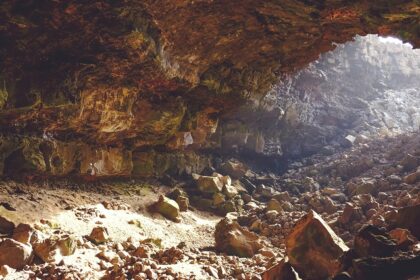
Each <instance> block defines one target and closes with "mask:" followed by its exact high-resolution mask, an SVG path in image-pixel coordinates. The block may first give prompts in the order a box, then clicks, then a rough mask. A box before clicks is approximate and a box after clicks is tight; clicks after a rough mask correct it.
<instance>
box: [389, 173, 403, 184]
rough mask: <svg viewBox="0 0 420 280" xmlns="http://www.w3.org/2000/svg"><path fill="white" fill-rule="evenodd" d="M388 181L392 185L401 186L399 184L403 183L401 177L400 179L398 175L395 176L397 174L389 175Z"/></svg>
mask: <svg viewBox="0 0 420 280" xmlns="http://www.w3.org/2000/svg"><path fill="white" fill-rule="evenodd" d="M386 179H387V180H388V182H390V183H391V184H399V183H401V182H402V179H401V177H400V176H398V175H395V174H392V175H389V176H388V177H387V178H386Z"/></svg>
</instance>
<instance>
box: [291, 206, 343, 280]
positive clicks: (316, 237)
mask: <svg viewBox="0 0 420 280" xmlns="http://www.w3.org/2000/svg"><path fill="white" fill-rule="evenodd" d="M347 250H348V247H347V246H346V245H345V244H344V242H343V241H342V240H341V239H340V238H339V237H338V236H337V235H336V234H335V233H334V231H333V230H332V229H331V228H330V227H329V226H328V225H327V223H326V222H325V221H324V220H323V219H322V218H321V217H320V216H319V215H318V214H317V213H316V212H314V211H310V212H309V213H308V214H306V215H305V216H304V217H302V218H301V219H300V220H299V221H298V222H297V224H296V225H295V226H294V228H293V230H292V232H291V233H290V234H289V236H288V237H287V239H286V251H287V256H288V257H289V262H290V264H291V265H292V266H293V267H294V268H295V269H296V271H297V272H298V273H299V275H301V276H302V277H304V279H308V280H321V279H323V280H325V279H326V278H328V277H331V276H333V275H334V274H335V273H337V272H338V270H339V267H340V263H339V261H338V259H339V258H340V257H341V255H342V254H343V253H344V252H346V251H347Z"/></svg>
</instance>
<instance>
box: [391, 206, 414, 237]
mask: <svg viewBox="0 0 420 280" xmlns="http://www.w3.org/2000/svg"><path fill="white" fill-rule="evenodd" d="M419 221H420V204H417V205H414V206H408V207H403V208H401V209H399V210H398V213H397V214H396V216H395V221H394V223H393V226H394V227H399V228H406V229H408V230H410V232H411V233H412V234H413V235H414V236H415V237H416V238H417V239H420V223H419Z"/></svg>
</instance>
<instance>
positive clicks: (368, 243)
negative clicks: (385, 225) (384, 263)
mask: <svg viewBox="0 0 420 280" xmlns="http://www.w3.org/2000/svg"><path fill="white" fill-rule="evenodd" d="M395 250H397V244H396V243H395V242H394V241H393V240H392V239H391V237H390V236H389V235H388V234H387V233H386V232H385V231H383V230H381V229H379V228H377V227H375V226H372V225H367V226H365V227H363V228H362V229H361V230H360V231H359V232H358V234H357V235H356V237H355V238H354V251H355V252H356V254H357V255H358V256H359V257H367V256H376V257H389V256H391V255H392V254H393V253H394V252H395Z"/></svg>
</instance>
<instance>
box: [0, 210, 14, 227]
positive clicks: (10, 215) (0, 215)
mask: <svg viewBox="0 0 420 280" xmlns="http://www.w3.org/2000/svg"><path fill="white" fill-rule="evenodd" d="M15 216H16V215H15V213H14V211H9V210H7V209H6V208H4V207H3V206H2V205H0V233H3V234H12V233H13V230H14V229H15V226H16V225H15V219H14V218H15Z"/></svg>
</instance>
